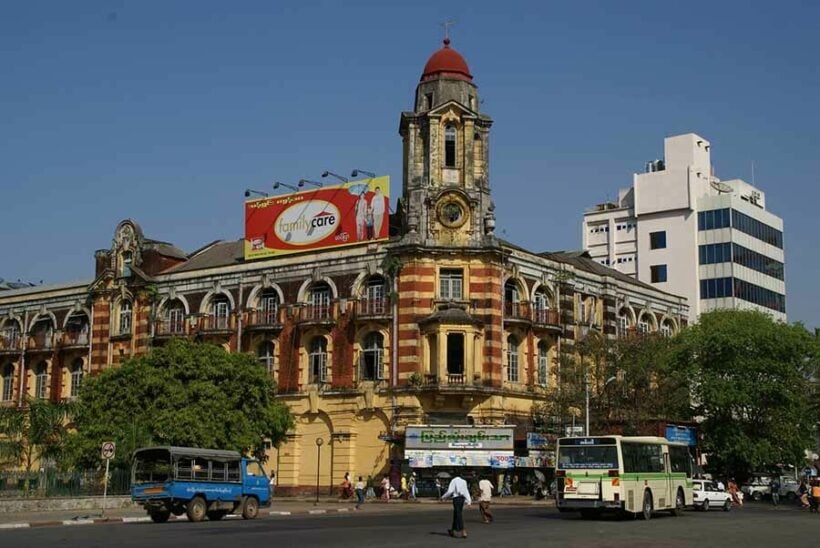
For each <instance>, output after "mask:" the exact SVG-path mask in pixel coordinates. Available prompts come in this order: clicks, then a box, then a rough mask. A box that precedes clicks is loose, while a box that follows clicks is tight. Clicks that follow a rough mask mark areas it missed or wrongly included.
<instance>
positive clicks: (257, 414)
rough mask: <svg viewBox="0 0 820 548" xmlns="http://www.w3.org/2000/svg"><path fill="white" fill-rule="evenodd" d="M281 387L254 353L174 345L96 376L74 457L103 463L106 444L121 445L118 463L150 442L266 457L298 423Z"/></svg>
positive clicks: (85, 396) (83, 405)
mask: <svg viewBox="0 0 820 548" xmlns="http://www.w3.org/2000/svg"><path fill="white" fill-rule="evenodd" d="M275 393H276V386H275V383H274V382H273V380H272V379H271V378H270V377H269V376H268V374H267V372H266V370H265V368H264V367H261V366H260V365H259V363H258V362H257V360H256V359H255V358H254V357H253V356H251V355H248V354H236V353H229V352H226V351H225V350H224V349H223V348H221V347H219V346H215V345H210V344H202V343H194V342H191V341H187V340H181V339H179V340H177V339H175V340H171V341H169V342H168V343H167V344H166V345H164V346H162V347H159V348H155V349H154V350H152V351H151V352H149V353H148V354H146V355H144V356H141V357H137V358H132V359H129V360H125V361H124V362H123V363H122V364H121V366H119V367H116V368H112V369H108V370H106V371H103V372H102V373H101V374H99V375H98V376H96V377H92V378H91V379H89V380H88V381H87V382H86V383H84V384H83V387H82V389H81V392H80V399H79V404H78V406H77V412H76V415H75V425H76V430H77V431H76V434H74V435H73V436H72V438H71V440H70V441H71V443H70V446H71V452H72V456H73V459H74V461H75V462H76V463H77V465H79V466H86V467H90V466H96V465H98V464H99V462H100V456H99V453H100V445H101V444H102V442H104V441H107V440H111V441H115V442H116V443H117V448H118V449H117V455H116V462H114V463H113V464H114V465H115V466H116V465H119V466H122V465H124V464H127V462H128V459H129V458H130V454H131V453H132V452H133V451H134V450H135V449H137V448H139V447H143V446H147V445H180V446H192V447H206V448H211V449H231V450H236V451H240V452H243V453H252V454H254V455H256V456H257V457H259V458H262V459H264V451H265V442H266V441H269V442H271V443H273V444H278V443H279V442H280V441H281V440H282V439H283V438H284V436H285V434H286V432H287V431H288V429H290V428H291V427H292V426H293V419H292V417H291V414H290V411H289V409H288V408H287V406H286V405H285V404H284V403H282V402H281V401H279V400H277V399H276V398H275Z"/></svg>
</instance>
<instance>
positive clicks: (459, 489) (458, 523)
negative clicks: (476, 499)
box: [441, 475, 473, 538]
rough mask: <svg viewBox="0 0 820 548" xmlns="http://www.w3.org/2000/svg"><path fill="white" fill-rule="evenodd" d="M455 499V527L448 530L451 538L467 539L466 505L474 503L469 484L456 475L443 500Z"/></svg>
mask: <svg viewBox="0 0 820 548" xmlns="http://www.w3.org/2000/svg"><path fill="white" fill-rule="evenodd" d="M449 498H451V499H453V525H452V527H451V528H450V529H448V530H447V533H449V534H450V536H451V537H461V538H467V531H466V529H464V504H467V506H469V505H470V504H472V503H473V500H472V499H471V498H470V490H469V489H468V488H467V482H466V481H464V479H463V478H462V477H461V476H458V475H456V477H454V478H453V479H452V480H450V485H449V486H448V487H447V492H446V493H444V495H442V497H441V500H444V499H449Z"/></svg>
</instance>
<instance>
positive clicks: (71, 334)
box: [64, 312, 89, 344]
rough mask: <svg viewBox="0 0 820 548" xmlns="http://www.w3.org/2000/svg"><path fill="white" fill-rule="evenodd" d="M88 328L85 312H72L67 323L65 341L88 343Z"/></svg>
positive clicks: (69, 342)
mask: <svg viewBox="0 0 820 548" xmlns="http://www.w3.org/2000/svg"><path fill="white" fill-rule="evenodd" d="M88 329H89V324H88V316H86V315H85V312H78V313H75V314H72V315H71V316H70V317H69V318H68V321H67V322H66V325H65V337H64V338H65V341H66V342H67V343H68V344H88Z"/></svg>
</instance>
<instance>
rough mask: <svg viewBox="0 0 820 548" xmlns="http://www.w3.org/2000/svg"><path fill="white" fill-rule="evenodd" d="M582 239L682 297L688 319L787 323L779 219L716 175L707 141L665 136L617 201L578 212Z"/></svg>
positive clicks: (597, 255)
mask: <svg viewBox="0 0 820 548" xmlns="http://www.w3.org/2000/svg"><path fill="white" fill-rule="evenodd" d="M583 245H584V249H585V250H587V251H588V252H589V254H590V255H591V256H592V258H593V259H595V260H596V261H598V262H600V263H601V264H604V265H607V266H609V267H611V268H614V269H617V270H619V271H621V272H623V273H625V274H629V275H632V276H635V277H636V278H637V279H638V280H640V281H642V282H646V283H650V284H652V285H655V286H657V287H658V288H659V289H663V290H664V291H668V292H670V293H676V294H679V295H682V296H685V297H686V298H687V299H688V300H689V314H690V320H691V321H696V320H697V317H698V316H699V315H700V313H702V312H707V311H709V310H714V309H717V308H752V309H757V310H762V311H764V312H767V313H769V314H771V315H772V316H773V317H774V318H775V319H780V320H785V319H786V306H785V301H786V283H785V279H784V262H785V261H784V254H783V220H782V219H781V218H780V217H778V216H777V215H774V214H773V213H771V212H770V211H768V210H767V209H766V196H765V194H764V193H763V192H762V191H761V190H760V189H758V188H755V187H754V186H752V185H750V184H749V183H746V182H745V181H742V180H740V179H733V180H727V181H721V180H720V179H718V178H717V177H715V175H714V170H713V168H712V163H711V145H710V144H709V141H707V140H706V139H704V138H703V137H700V136H698V135H695V134H694V133H688V134H686V135H677V136H674V137H667V138H666V139H665V140H664V158H663V160H654V161H651V162H647V164H646V169H645V172H644V173H636V174H635V175H634V176H633V182H632V187H631V188H627V189H621V190H620V191H619V193H618V201H617V202H606V203H602V204H598V205H597V206H595V207H594V208H592V209H591V210H589V211H587V212H586V213H584V222H583Z"/></svg>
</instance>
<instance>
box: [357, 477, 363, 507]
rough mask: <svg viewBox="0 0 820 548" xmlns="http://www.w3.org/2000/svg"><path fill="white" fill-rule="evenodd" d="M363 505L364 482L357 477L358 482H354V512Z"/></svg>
mask: <svg viewBox="0 0 820 548" xmlns="http://www.w3.org/2000/svg"><path fill="white" fill-rule="evenodd" d="M362 504H364V481H362V477H361V476H359V481H357V482H356V510H358V509H359V508H360V507H361V505H362Z"/></svg>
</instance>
